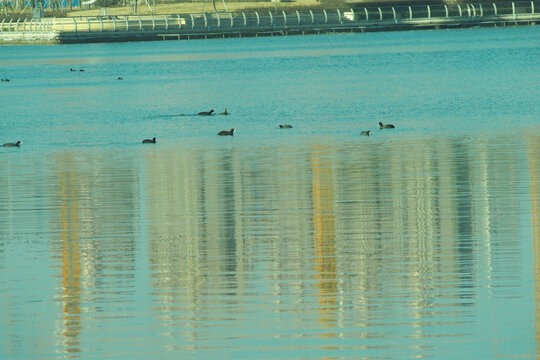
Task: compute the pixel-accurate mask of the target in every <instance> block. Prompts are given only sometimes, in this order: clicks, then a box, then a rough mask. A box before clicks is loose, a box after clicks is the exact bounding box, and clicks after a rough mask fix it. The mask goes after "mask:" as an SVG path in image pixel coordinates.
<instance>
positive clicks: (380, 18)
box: [378, 8, 382, 21]
mask: <svg viewBox="0 0 540 360" xmlns="http://www.w3.org/2000/svg"><path fill="white" fill-rule="evenodd" d="M378 9H379V21H382V10H381V8H378Z"/></svg>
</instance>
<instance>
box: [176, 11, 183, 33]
mask: <svg viewBox="0 0 540 360" xmlns="http://www.w3.org/2000/svg"><path fill="white" fill-rule="evenodd" d="M176 17H177V18H178V30H180V29H181V28H182V18H181V17H180V14H176Z"/></svg>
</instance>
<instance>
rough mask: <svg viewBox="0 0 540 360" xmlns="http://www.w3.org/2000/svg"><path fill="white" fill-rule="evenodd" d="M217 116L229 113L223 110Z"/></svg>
mask: <svg viewBox="0 0 540 360" xmlns="http://www.w3.org/2000/svg"><path fill="white" fill-rule="evenodd" d="M218 115H229V112H228V111H227V108H225V111H223V112H220V113H219V114H218Z"/></svg>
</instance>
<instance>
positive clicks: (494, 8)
mask: <svg viewBox="0 0 540 360" xmlns="http://www.w3.org/2000/svg"><path fill="white" fill-rule="evenodd" d="M493 11H495V15H497V5H495V3H493Z"/></svg>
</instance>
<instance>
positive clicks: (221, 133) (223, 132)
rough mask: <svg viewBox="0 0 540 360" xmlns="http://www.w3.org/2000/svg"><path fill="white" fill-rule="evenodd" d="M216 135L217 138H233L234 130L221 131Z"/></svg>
mask: <svg viewBox="0 0 540 360" xmlns="http://www.w3.org/2000/svg"><path fill="white" fill-rule="evenodd" d="M218 135H219V136H233V135H234V129H231V130H229V131H227V130H221V131H220V132H218Z"/></svg>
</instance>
